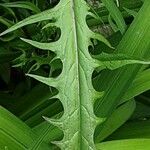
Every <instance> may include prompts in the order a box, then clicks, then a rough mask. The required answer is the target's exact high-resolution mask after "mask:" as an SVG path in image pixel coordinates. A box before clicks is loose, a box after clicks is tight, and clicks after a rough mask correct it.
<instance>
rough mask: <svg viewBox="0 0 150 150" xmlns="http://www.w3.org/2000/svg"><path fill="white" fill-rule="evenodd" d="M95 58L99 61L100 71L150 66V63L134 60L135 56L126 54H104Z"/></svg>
mask: <svg viewBox="0 0 150 150" xmlns="http://www.w3.org/2000/svg"><path fill="white" fill-rule="evenodd" d="M93 57H94V58H95V59H96V60H99V62H97V63H98V64H99V66H100V68H99V69H98V70H102V69H110V70H114V69H117V68H120V67H123V66H125V65H130V64H143V65H146V64H150V61H145V60H140V59H136V58H135V59H134V58H133V56H127V55H125V54H107V53H103V52H102V53H101V54H99V55H95V56H93Z"/></svg>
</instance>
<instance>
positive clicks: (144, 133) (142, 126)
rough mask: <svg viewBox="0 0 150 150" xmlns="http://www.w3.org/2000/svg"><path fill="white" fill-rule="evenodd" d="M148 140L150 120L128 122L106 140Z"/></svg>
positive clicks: (149, 136)
mask: <svg viewBox="0 0 150 150" xmlns="http://www.w3.org/2000/svg"><path fill="white" fill-rule="evenodd" d="M133 138H134V139H135V138H141V139H143V138H150V120H139V121H134V120H133V121H130V122H127V123H126V124H124V125H123V126H121V127H120V128H119V129H118V130H116V131H115V132H114V133H113V134H112V135H110V136H109V137H108V138H107V139H106V140H108V141H112V140H119V139H133Z"/></svg>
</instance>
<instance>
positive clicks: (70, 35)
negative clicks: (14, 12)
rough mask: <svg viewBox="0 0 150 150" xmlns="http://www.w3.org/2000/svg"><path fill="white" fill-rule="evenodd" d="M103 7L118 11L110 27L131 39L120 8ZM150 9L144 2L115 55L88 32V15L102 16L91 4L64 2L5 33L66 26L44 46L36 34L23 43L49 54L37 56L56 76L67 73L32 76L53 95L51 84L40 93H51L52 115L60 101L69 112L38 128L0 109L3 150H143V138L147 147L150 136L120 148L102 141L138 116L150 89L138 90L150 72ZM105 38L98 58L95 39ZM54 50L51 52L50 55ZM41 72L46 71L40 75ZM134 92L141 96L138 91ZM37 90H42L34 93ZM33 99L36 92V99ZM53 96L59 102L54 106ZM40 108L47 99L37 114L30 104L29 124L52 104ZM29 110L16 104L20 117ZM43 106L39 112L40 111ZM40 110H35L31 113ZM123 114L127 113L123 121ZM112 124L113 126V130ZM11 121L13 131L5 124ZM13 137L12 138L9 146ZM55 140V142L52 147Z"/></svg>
mask: <svg viewBox="0 0 150 150" xmlns="http://www.w3.org/2000/svg"><path fill="white" fill-rule="evenodd" d="M103 2H104V4H106V8H108V10H109V9H110V10H109V11H110V13H111V11H112V12H113V13H112V14H114V15H112V17H113V19H114V21H115V22H116V24H113V21H112V22H111V18H110V20H109V21H110V22H111V23H112V24H111V25H112V26H113V27H114V26H115V28H114V30H115V29H116V31H118V30H119V31H120V32H121V33H122V34H124V32H125V31H126V25H125V22H124V20H123V18H122V16H121V14H120V12H119V10H118V8H117V7H116V5H114V2H113V1H112V4H113V5H109V4H111V3H106V2H108V1H103ZM149 4H150V2H149V0H145V2H144V4H143V6H142V8H141V10H140V11H139V13H138V14H137V16H136V18H135V20H134V21H133V23H132V24H131V26H130V27H129V29H128V30H127V31H126V33H125V35H124V36H123V38H122V40H121V41H120V43H119V44H118V46H117V48H116V50H114V47H113V46H111V44H110V42H109V41H108V40H107V39H106V38H105V37H104V36H102V34H99V33H95V32H93V31H92V30H90V29H89V27H88V25H87V22H86V19H87V16H88V15H90V16H94V17H95V18H96V19H99V18H97V16H96V14H93V13H92V12H91V11H90V7H89V6H88V5H87V3H86V2H85V1H84V0H76V1H73V0H62V1H60V2H59V3H58V5H57V6H55V7H54V8H52V9H49V10H46V11H43V12H41V13H39V14H35V15H33V16H30V17H28V18H26V19H24V20H23V21H20V22H18V23H16V24H15V25H13V26H12V27H10V28H9V29H7V30H6V31H4V32H2V33H1V34H0V36H4V35H5V34H8V33H10V32H12V31H14V30H17V29H19V28H21V27H24V26H26V25H29V24H33V23H37V22H41V21H46V22H41V25H42V27H43V29H48V28H52V27H55V29H56V28H59V29H60V31H61V32H60V31H58V34H60V37H58V39H56V40H54V41H50V42H49V41H46V42H43V41H40V42H37V41H35V39H34V38H33V37H32V39H33V40H29V39H25V38H21V40H22V41H24V42H26V43H28V44H30V45H32V46H34V47H36V48H38V49H41V51H42V50H43V51H46V56H47V57H46V58H45V57H43V58H40V57H38V56H35V57H34V60H37V64H39V66H40V65H42V64H49V65H50V66H51V68H52V73H53V70H57V69H60V70H61V72H59V73H57V74H56V75H53V74H52V73H51V72H50V73H48V74H44V73H41V72H37V74H38V75H35V74H36V72H35V73H34V74H27V76H29V77H32V78H34V79H36V80H38V81H40V82H42V83H44V84H46V85H48V86H49V87H50V90H47V87H43V85H42V86H39V88H37V91H38V89H40V90H41V89H45V90H46V91H45V93H44V95H45V97H46V98H45V99H49V100H47V103H46V104H49V105H50V106H51V108H49V109H50V111H51V110H53V107H54V108H56V107H58V106H60V103H58V99H59V100H60V101H61V103H62V106H63V108H62V107H61V108H60V109H59V111H57V113H54V114H53V115H54V116H53V115H51V116H53V118H52V119H51V118H48V117H44V119H45V120H46V121H47V122H48V123H47V122H43V123H42V124H39V125H38V126H36V127H34V128H32V129H31V128H29V127H28V126H27V125H25V124H24V123H23V122H21V121H20V120H19V119H18V118H16V117H15V116H13V115H12V114H10V113H9V112H8V111H6V110H5V109H4V108H1V109H0V111H1V118H0V119H1V129H2V130H0V132H1V135H0V136H1V139H0V143H1V145H0V146H1V148H2V149H4V148H5V149H7V148H8V149H16V150H17V149H44V150H45V149H55V148H56V146H55V145H57V147H59V148H61V149H64V150H73V149H79V150H86V149H87V150H88V149H89V150H90V149H91V150H94V149H96V148H97V149H104V150H105V149H110V148H111V149H116V147H117V146H118V147H120V149H123V148H122V145H123V147H124V143H125V144H126V146H127V149H133V148H134V147H133V146H134V145H136V146H137V148H139V149H140V148H141V145H139V146H138V144H137V143H139V141H142V142H143V143H144V148H146V149H147V150H148V149H149V146H148V143H149V142H150V140H149V139H143V140H141V139H136V140H133V139H132V140H126V141H122V142H120V143H118V142H117V141H116V142H106V143H105V142H102V143H100V144H97V143H99V142H101V141H102V140H104V139H105V138H106V137H108V136H109V135H110V134H111V133H112V132H114V131H115V130H116V129H117V128H118V127H120V126H121V125H122V124H123V123H124V122H125V121H126V120H127V119H128V118H129V117H130V116H131V114H132V113H133V111H134V109H135V100H134V97H135V96H136V95H138V94H140V93H141V92H143V91H145V90H147V89H149V84H148V86H147V87H146V85H145V84H144V88H141V87H140V86H139V90H137V89H138V86H137V85H136V84H137V83H138V82H140V81H141V80H142V81H144V79H142V76H144V75H148V69H147V68H146V67H148V65H149V64H150V62H149V61H148V59H149V56H150V54H149V47H150V42H149V41H148V39H149V38H150V30H149V29H150V21H149V17H150V16H149V14H148V11H149V8H150V5H149ZM116 10H117V11H116ZM116 16H117V17H116ZM118 20H119V21H118ZM141 20H142V21H141ZM45 24H46V25H45ZM53 29H54V28H53ZM98 41H99V42H102V43H103V44H105V47H107V53H106V52H100V53H99V54H95V53H94V52H92V50H91V49H92V48H94V49H95V46H94V42H98ZM90 46H92V48H90ZM100 46H101V45H100ZM100 46H99V47H100ZM32 48H33V47H31V49H32ZM109 49H111V51H110V52H108V50H109ZM100 50H101V47H100ZM100 50H99V51H100ZM47 51H50V53H51V55H50V54H49V52H47ZM112 51H113V52H112ZM53 53H54V54H53ZM31 58H32V57H31ZM61 64H62V65H61ZM126 65H128V66H126ZM143 65H144V66H143ZM37 69H39V67H38V68H36V69H35V70H37ZM112 70H113V71H112ZM143 70H144V71H143ZM145 70H146V71H145ZM31 71H32V69H31ZM94 73H95V76H94ZM40 74H42V75H43V76H40ZM58 74H59V75H58ZM137 74H138V76H137ZM93 76H94V77H93ZM136 76H137V77H136ZM140 77H141V78H140ZM132 82H133V83H132ZM144 83H146V81H145V82H144ZM130 88H131V89H132V90H133V91H134V92H133V93H131V91H130ZM37 91H36V90H35V93H36V92H37ZM33 93H34V92H33ZM35 93H34V94H35ZM41 93H42V92H41ZM31 95H32V93H31ZM31 95H30V94H29V97H30V96H31ZM25 97H26V96H25ZM42 98H43V96H42ZM23 99H24V98H22V99H21V100H22V102H24V100H23ZM54 99H55V101H53V100H54ZM50 101H52V102H50ZM39 103H41V100H38V101H37V102H36V103H35V104H34V103H32V104H34V106H33V107H31V109H30V106H29V107H26V108H25V109H24V110H25V111H24V112H23V113H22V114H20V118H23V119H25V120H28V119H29V118H30V117H31V118H32V116H34V115H35V114H36V113H37V112H38V111H39V110H41V109H42V107H43V108H45V105H46V104H45V103H44V104H39ZM54 104H55V106H54ZM22 105H23V104H21V102H20V104H17V103H16V105H15V107H17V111H18V113H19V109H20V108H21V109H23V107H22ZM39 105H40V107H38V106H39ZM19 107H20V108H19ZM34 107H36V109H34V110H33V111H32V109H33V108H34ZM37 110H38V111H37ZM28 112H29V113H28ZM118 115H121V116H122V117H121V118H120V119H119V120H118V118H117V117H118ZM33 120H34V119H33ZM32 122H34V121H32ZM112 122H113V126H112V127H111V128H110V123H112ZM6 124H8V126H5V125H6ZM37 124H38V123H37ZM33 126H34V125H33ZM55 126H56V127H58V128H59V129H60V130H59V129H58V128H56V127H55ZM95 128H96V129H95ZM24 135H25V136H24ZM137 138H138V136H137ZM143 138H145V137H143ZM6 139H9V140H8V141H7V142H6V141H5V140H6ZM55 140H57V141H55ZM58 140H59V141H58ZM50 141H51V143H53V144H54V145H53V144H49V142H50ZM6 143H7V145H6ZM95 145H96V146H95ZM142 146H143V145H142Z"/></svg>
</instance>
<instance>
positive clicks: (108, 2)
mask: <svg viewBox="0 0 150 150" xmlns="http://www.w3.org/2000/svg"><path fill="white" fill-rule="evenodd" d="M102 2H103V3H104V4H105V7H106V8H107V9H108V11H109V13H110V15H111V16H112V17H113V19H114V20H115V22H116V24H117V26H118V28H119V30H120V32H121V33H122V34H123V33H124V32H125V31H126V24H125V21H124V19H123V17H122V14H121V12H120V11H119V9H118V8H117V6H116V5H115V3H114V1H113V0H102Z"/></svg>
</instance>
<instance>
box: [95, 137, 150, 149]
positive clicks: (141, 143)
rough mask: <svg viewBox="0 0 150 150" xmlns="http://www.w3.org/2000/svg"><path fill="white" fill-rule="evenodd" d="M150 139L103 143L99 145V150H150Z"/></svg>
mask: <svg viewBox="0 0 150 150" xmlns="http://www.w3.org/2000/svg"><path fill="white" fill-rule="evenodd" d="M149 145H150V140H149V139H131V140H116V141H110V142H103V143H101V144H98V145H97V150H116V149H119V150H135V149H136V150H149V148H150V146H149Z"/></svg>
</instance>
